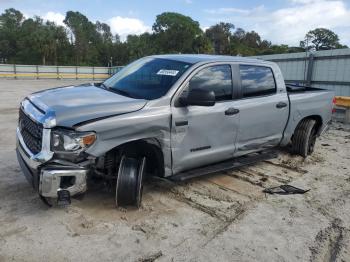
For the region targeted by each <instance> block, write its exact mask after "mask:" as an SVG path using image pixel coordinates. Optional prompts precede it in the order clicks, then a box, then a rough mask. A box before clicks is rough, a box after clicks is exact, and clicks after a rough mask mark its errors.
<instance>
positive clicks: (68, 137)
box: [51, 129, 96, 153]
mask: <svg viewBox="0 0 350 262" xmlns="http://www.w3.org/2000/svg"><path fill="white" fill-rule="evenodd" d="M51 134H52V136H51V149H52V151H54V152H76V153H78V152H81V151H83V150H84V149H86V148H88V147H89V146H91V145H92V144H93V143H94V142H95V140H96V134H95V133H94V132H76V131H72V130H65V129H57V130H53V131H52V133H51Z"/></svg>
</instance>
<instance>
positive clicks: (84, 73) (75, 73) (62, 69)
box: [0, 64, 122, 80]
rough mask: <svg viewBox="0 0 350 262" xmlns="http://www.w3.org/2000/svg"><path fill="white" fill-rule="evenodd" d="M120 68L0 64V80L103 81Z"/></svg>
mask: <svg viewBox="0 0 350 262" xmlns="http://www.w3.org/2000/svg"><path fill="white" fill-rule="evenodd" d="M121 68H122V67H121V66H116V67H93V66H43V65H15V64H0V78H15V79H50V78H51V79H92V80H103V79H106V78H108V77H110V76H111V75H113V74H115V73H116V72H118V71H119V70H120V69H121Z"/></svg>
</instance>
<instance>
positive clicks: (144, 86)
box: [103, 57, 192, 100]
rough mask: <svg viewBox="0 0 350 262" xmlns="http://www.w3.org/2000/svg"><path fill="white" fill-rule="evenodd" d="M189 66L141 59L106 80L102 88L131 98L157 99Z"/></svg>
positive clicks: (166, 60) (152, 59) (163, 60)
mask: <svg viewBox="0 0 350 262" xmlns="http://www.w3.org/2000/svg"><path fill="white" fill-rule="evenodd" d="M191 65H192V64H189V63H184V62H180V61H174V60H168V59H162V58H152V57H146V58H141V59H139V60H136V61H135V62H133V63H131V64H129V65H127V66H126V67H124V68H123V69H122V70H121V71H119V72H118V73H116V74H115V75H114V76H112V77H111V78H109V79H107V80H106V81H105V82H104V83H103V86H104V87H105V88H107V89H109V90H111V91H113V92H116V93H119V94H121V95H124V96H128V97H132V98H137V99H147V100H152V99H157V98H159V97H162V96H164V95H165V94H166V93H167V92H168V90H169V89H170V88H171V86H172V85H173V84H174V83H175V82H176V80H178V79H179V78H180V76H181V75H182V74H183V73H184V72H185V71H186V70H187V69H188V68H189V67H190V66H191Z"/></svg>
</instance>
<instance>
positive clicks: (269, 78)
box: [235, 64, 289, 156]
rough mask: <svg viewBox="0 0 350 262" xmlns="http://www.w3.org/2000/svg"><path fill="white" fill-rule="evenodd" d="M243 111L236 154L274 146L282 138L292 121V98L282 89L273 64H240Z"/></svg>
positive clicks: (240, 102) (240, 109)
mask: <svg viewBox="0 0 350 262" xmlns="http://www.w3.org/2000/svg"><path fill="white" fill-rule="evenodd" d="M239 75H240V78H241V81H240V82H241V85H240V86H241V88H240V96H241V99H239V100H237V102H236V103H237V104H236V107H237V108H238V109H239V111H240V113H239V114H240V123H239V131H238V135H237V140H236V153H235V155H236V156H238V155H242V154H246V153H249V152H254V151H258V150H261V149H263V148H269V147H273V146H276V145H278V144H279V142H280V141H281V139H282V134H283V130H284V128H285V126H286V123H287V121H288V114H289V102H288V96H287V93H286V91H285V90H282V89H280V90H278V89H277V85H276V81H275V77H274V74H273V70H272V68H270V67H268V66H257V65H243V64H242V65H240V66H239Z"/></svg>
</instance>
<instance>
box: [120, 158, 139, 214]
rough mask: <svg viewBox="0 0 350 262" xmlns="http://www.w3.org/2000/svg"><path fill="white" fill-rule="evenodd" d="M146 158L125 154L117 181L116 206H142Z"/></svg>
mask: <svg viewBox="0 0 350 262" xmlns="http://www.w3.org/2000/svg"><path fill="white" fill-rule="evenodd" d="M145 164H146V158H145V157H143V158H134V157H127V156H123V157H122V159H121V161H120V164H119V171H118V177H117V183H116V192H115V203H116V206H117V207H119V206H136V207H137V208H139V207H140V206H141V199H142V189H143V176H144V172H145Z"/></svg>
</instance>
